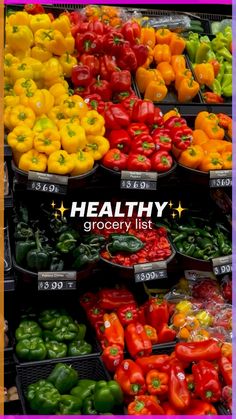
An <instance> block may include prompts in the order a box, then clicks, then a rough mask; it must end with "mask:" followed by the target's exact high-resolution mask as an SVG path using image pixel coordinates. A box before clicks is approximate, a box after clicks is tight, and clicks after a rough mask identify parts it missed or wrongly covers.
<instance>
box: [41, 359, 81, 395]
mask: <svg viewBox="0 0 236 419" xmlns="http://www.w3.org/2000/svg"><path fill="white" fill-rule="evenodd" d="M48 381H49V382H50V383H52V384H54V386H55V387H56V389H57V390H58V391H59V392H60V393H61V394H65V393H68V392H69V391H70V390H71V389H72V388H73V387H74V386H75V385H76V384H77V381H78V373H77V371H76V370H75V369H74V368H72V366H71V365H67V364H62V363H59V364H57V365H56V366H55V367H54V369H53V371H52V372H51V374H50V375H49V377H48Z"/></svg>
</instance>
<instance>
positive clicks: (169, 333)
mask: <svg viewBox="0 0 236 419" xmlns="http://www.w3.org/2000/svg"><path fill="white" fill-rule="evenodd" d="M175 338H176V331H175V330H174V329H172V328H171V327H170V326H168V324H166V323H164V324H163V325H162V328H161V330H160V331H159V333H158V343H166V342H173V340H175Z"/></svg>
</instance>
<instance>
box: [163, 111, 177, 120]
mask: <svg viewBox="0 0 236 419" xmlns="http://www.w3.org/2000/svg"><path fill="white" fill-rule="evenodd" d="M172 116H178V117H179V116H180V113H179V111H178V109H176V108H174V109H171V111H169V112H167V113H165V115H164V116H163V119H164V122H166V121H167V119H169V118H171V117H172Z"/></svg>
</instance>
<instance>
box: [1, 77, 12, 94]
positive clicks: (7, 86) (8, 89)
mask: <svg viewBox="0 0 236 419" xmlns="http://www.w3.org/2000/svg"><path fill="white" fill-rule="evenodd" d="M3 88H4V96H7V95H11V94H12V93H13V84H12V81H11V79H10V78H9V77H4V79H3Z"/></svg>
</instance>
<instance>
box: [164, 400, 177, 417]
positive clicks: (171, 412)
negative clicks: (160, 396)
mask: <svg viewBox="0 0 236 419" xmlns="http://www.w3.org/2000/svg"><path fill="white" fill-rule="evenodd" d="M161 407H162V409H163V410H164V412H165V415H166V416H172V415H173V416H175V415H177V416H178V415H179V412H178V411H177V410H176V409H174V408H173V407H172V406H171V404H170V403H169V402H164V403H162V405H161Z"/></svg>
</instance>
